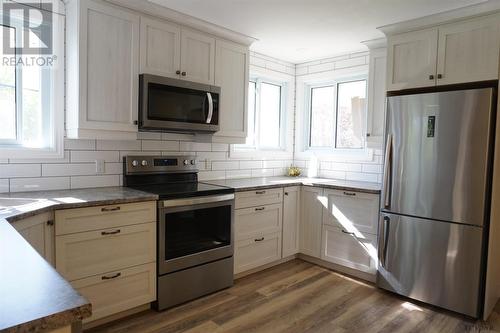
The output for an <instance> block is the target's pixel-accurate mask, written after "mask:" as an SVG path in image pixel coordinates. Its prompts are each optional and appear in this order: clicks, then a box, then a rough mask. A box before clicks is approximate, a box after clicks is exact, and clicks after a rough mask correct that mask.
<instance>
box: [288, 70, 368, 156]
mask: <svg viewBox="0 0 500 333" xmlns="http://www.w3.org/2000/svg"><path fill="white" fill-rule="evenodd" d="M362 79H366V80H367V89H368V85H369V83H368V65H363V66H357V67H356V68H346V69H340V70H335V71H327V72H321V73H314V74H308V75H301V76H298V77H297V82H296V108H297V109H296V122H295V138H296V140H295V153H294V158H295V159H311V158H318V159H320V160H321V161H334V162H345V161H372V160H373V156H374V155H373V149H370V148H368V147H367V140H366V138H365V139H364V148H353V149H344V148H320V147H312V148H311V147H309V131H310V119H311V118H310V112H311V110H310V103H311V101H310V94H311V90H310V89H311V87H324V86H329V85H332V83H335V82H337V83H338V82H340V83H341V82H349V81H357V80H362ZM367 92H368V90H367ZM336 94H337V92H336ZM336 98H337V97H336V96H335V99H336ZM367 98H368V95H367ZM335 103H336V100H335ZM366 112H367V114H366V120H365V124H364V133H366V130H367V122H368V108H367V110H366ZM335 130H336V129H335ZM365 135H366V134H365Z"/></svg>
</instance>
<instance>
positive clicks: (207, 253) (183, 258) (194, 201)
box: [158, 194, 234, 275]
mask: <svg viewBox="0 0 500 333" xmlns="http://www.w3.org/2000/svg"><path fill="white" fill-rule="evenodd" d="M158 214H159V225H158V274H159V275H163V274H167V273H171V272H175V271H179V270H182V269H186V268H189V267H193V266H197V265H200V264H204V263H208V262H211V261H215V260H219V259H223V258H227V257H231V256H232V255H233V220H234V194H224V195H215V196H206V197H195V198H186V199H174V200H165V201H160V202H159V209H158Z"/></svg>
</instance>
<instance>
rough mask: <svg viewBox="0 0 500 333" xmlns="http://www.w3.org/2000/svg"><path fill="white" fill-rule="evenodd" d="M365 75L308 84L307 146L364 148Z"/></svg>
mask: <svg viewBox="0 0 500 333" xmlns="http://www.w3.org/2000/svg"><path fill="white" fill-rule="evenodd" d="M366 84H367V83H366V79H362V80H353V81H343V82H336V83H333V84H329V85H323V86H316V87H310V88H309V89H310V101H309V102H310V117H309V118H310V120H309V131H308V133H309V147H310V148H333V149H360V148H364V142H365V140H364V130H365V123H366V88H367V87H366Z"/></svg>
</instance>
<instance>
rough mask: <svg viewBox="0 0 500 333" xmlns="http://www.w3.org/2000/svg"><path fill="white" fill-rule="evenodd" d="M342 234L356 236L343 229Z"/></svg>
mask: <svg viewBox="0 0 500 333" xmlns="http://www.w3.org/2000/svg"><path fill="white" fill-rule="evenodd" d="M342 232H343V233H344V234H348V235H354V232H349V231H345V230H344V229H342Z"/></svg>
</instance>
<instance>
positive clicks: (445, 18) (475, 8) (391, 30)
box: [377, 0, 500, 36]
mask: <svg viewBox="0 0 500 333" xmlns="http://www.w3.org/2000/svg"><path fill="white" fill-rule="evenodd" d="M499 11H500V1H499V0H488V1H485V2H482V3H479V4H476V5H471V6H467V7H462V8H458V9H454V10H450V11H446V12H442V13H437V14H433V15H429V16H424V17H421V18H417V19H413V20H409V21H404V22H398V23H394V24H389V25H384V26H381V27H378V28H377V29H378V30H380V31H382V32H383V33H384V34H385V35H386V36H391V35H394V34H398V33H403V32H409V31H414V30H420V29H425V28H430V27H433V26H436V25H440V24H444V23H450V22H454V21H459V20H463V19H467V18H473V17H477V16H484V15H487V14H494V13H496V12H499Z"/></svg>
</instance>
